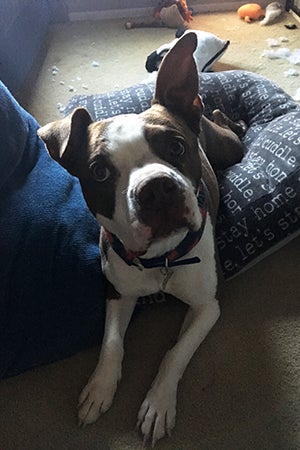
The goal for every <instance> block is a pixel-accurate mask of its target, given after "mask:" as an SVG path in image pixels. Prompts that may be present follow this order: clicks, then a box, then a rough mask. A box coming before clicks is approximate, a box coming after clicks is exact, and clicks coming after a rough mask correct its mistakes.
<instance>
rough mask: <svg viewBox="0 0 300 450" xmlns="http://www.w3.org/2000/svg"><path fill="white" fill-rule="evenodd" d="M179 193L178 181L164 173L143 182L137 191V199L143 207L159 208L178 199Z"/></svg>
mask: <svg viewBox="0 0 300 450" xmlns="http://www.w3.org/2000/svg"><path fill="white" fill-rule="evenodd" d="M178 194H179V188H178V185H177V183H176V182H175V181H174V180H173V179H172V178H170V177H168V176H165V175H164V176H160V177H155V178H153V179H151V180H148V181H147V182H146V183H143V184H142V186H141V187H140V189H139V190H138V192H137V199H138V203H139V204H140V205H141V206H143V208H147V209H156V210H157V209H160V208H164V207H166V206H168V205H169V204H171V203H172V202H174V201H176V198H177V196H178Z"/></svg>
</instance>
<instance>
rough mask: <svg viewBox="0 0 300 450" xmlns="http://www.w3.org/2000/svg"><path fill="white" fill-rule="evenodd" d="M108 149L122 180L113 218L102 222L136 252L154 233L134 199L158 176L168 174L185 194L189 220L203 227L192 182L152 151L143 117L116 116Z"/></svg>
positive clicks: (116, 197) (193, 226) (149, 241)
mask: <svg viewBox="0 0 300 450" xmlns="http://www.w3.org/2000/svg"><path fill="white" fill-rule="evenodd" d="M105 136H106V146H107V149H108V152H109V155H110V158H111V161H112V163H113V165H114V166H115V167H116V168H117V170H118V172H119V174H120V177H119V178H118V182H117V185H116V187H115V189H116V195H115V199H116V202H115V212H114V215H113V219H107V218H106V217H101V216H99V218H98V219H99V222H100V223H102V225H104V226H105V227H106V228H107V229H108V230H110V231H111V232H112V233H114V234H116V235H117V236H118V237H119V239H121V240H122V241H123V243H124V245H125V246H126V247H127V248H128V249H130V250H132V251H144V250H146V249H148V247H149V245H150V244H151V238H152V230H151V228H150V227H149V226H147V225H145V224H143V223H141V222H140V221H139V219H138V217H137V214H136V211H135V205H134V202H133V201H132V196H133V194H134V191H135V189H136V187H137V185H138V183H139V182H141V181H143V180H146V179H150V178H151V177H153V176H156V175H157V174H159V173H160V174H166V175H168V176H170V177H171V178H172V179H173V180H174V181H176V183H177V184H178V185H179V186H181V188H182V190H183V191H184V192H185V204H186V206H187V210H188V211H189V213H188V217H187V219H188V221H189V222H190V223H191V225H192V224H193V225H192V228H194V229H197V228H198V227H199V226H200V224H201V215H200V213H199V208H198V206H197V199H196V197H195V195H194V189H193V186H192V183H191V181H190V180H189V179H188V178H186V177H185V176H184V175H183V174H181V173H180V172H179V171H178V170H177V169H176V168H174V167H173V166H171V165H170V164H168V163H167V162H166V161H164V160H162V159H161V158H160V157H159V156H158V155H156V154H155V153H154V152H153V151H151V149H150V147H149V143H148V141H147V140H146V138H145V133H144V122H143V119H142V118H141V116H139V115H136V114H128V115H122V116H117V117H115V118H114V119H113V120H112V121H111V122H110V123H109V124H108V126H107V128H106V132H105Z"/></svg>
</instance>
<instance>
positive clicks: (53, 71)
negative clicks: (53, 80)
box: [51, 66, 59, 75]
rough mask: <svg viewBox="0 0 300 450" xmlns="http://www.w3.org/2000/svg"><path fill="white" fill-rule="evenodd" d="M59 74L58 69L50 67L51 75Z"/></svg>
mask: <svg viewBox="0 0 300 450" xmlns="http://www.w3.org/2000/svg"><path fill="white" fill-rule="evenodd" d="M58 72H59V68H58V67H57V66H52V69H51V73H52V75H57V74H58Z"/></svg>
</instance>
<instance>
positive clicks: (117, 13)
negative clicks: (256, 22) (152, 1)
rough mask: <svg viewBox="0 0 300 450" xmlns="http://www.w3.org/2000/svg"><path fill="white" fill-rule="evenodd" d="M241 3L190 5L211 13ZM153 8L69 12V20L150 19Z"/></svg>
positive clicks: (228, 8) (227, 9) (229, 9)
mask: <svg viewBox="0 0 300 450" xmlns="http://www.w3.org/2000/svg"><path fill="white" fill-rule="evenodd" d="M241 4H243V2H225V3H224V2H222V3H221V2H214V3H207V4H206V5H192V8H193V10H194V12H195V13H197V14H199V13H208V12H210V13H212V12H221V11H236V10H237V8H238V7H239V6H240V5H241ZM152 13H153V8H126V9H108V10H102V11H100V10H97V11H80V12H70V13H69V20H70V21H71V22H75V21H77V20H108V19H130V18H133V17H151V16H152Z"/></svg>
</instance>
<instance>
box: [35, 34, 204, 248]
mask: <svg viewBox="0 0 300 450" xmlns="http://www.w3.org/2000/svg"><path fill="white" fill-rule="evenodd" d="M196 45H197V39H196V36H195V35H194V34H193V33H189V34H187V35H186V36H185V37H183V38H182V39H180V40H179V41H178V43H177V44H176V46H175V47H173V48H172V49H171V51H170V52H169V53H168V55H167V56H166V57H165V59H164V61H163V63H162V65H161V68H160V70H159V73H158V78H157V85H156V91H155V95H154V99H153V105H152V107H151V108H150V109H149V110H147V111H145V112H143V113H142V114H140V115H135V114H128V115H121V116H117V117H114V118H111V119H107V120H103V121H100V122H93V121H92V119H91V117H90V115H89V113H88V112H87V111H86V110H85V109H83V108H78V109H76V110H74V111H73V113H72V114H70V115H69V116H68V117H66V118H65V119H63V120H59V121H56V122H52V123H50V124H48V125H46V126H44V127H42V128H40V129H39V131H38V134H39V136H40V137H41V138H42V139H43V140H44V141H45V143H46V146H47V148H48V151H49V153H50V155H51V156H52V157H53V158H54V159H55V160H56V161H58V162H59V163H60V164H61V165H62V166H63V167H64V168H66V169H67V170H68V171H69V172H70V173H71V174H72V175H75V176H76V177H78V178H79V180H80V183H81V186H82V191H83V194H84V197H85V199H86V202H87V204H88V206H89V208H90V209H91V211H92V212H93V214H94V215H95V216H96V218H97V219H98V220H99V222H100V223H101V224H102V225H103V226H104V227H105V228H107V229H108V230H109V231H110V232H112V233H114V234H116V235H117V236H118V238H119V239H120V240H121V241H122V242H123V244H124V245H125V246H126V247H127V248H128V249H130V250H132V251H135V252H140V253H144V252H146V251H147V249H148V248H149V246H150V245H151V244H152V243H153V242H154V241H155V242H157V241H161V240H162V239H165V238H166V237H169V236H173V235H176V233H182V232H183V231H184V232H186V231H187V230H196V229H198V228H199V227H200V225H201V221H202V217H201V214H200V212H199V208H198V206H197V199H196V196H195V193H196V191H197V187H198V183H199V180H200V179H201V175H202V171H201V160H200V155H199V150H198V134H199V121H200V118H201V115H202V109H203V108H202V102H201V99H200V97H199V95H198V75H197V70H196V65H195V62H194V59H193V52H194V50H195V48H196Z"/></svg>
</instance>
